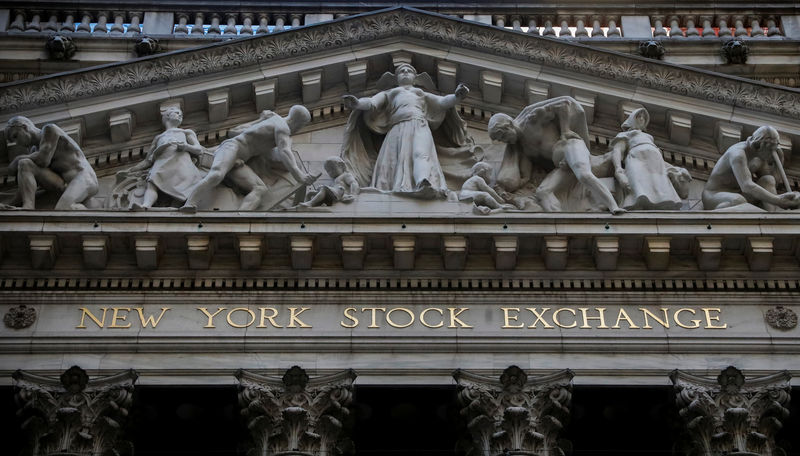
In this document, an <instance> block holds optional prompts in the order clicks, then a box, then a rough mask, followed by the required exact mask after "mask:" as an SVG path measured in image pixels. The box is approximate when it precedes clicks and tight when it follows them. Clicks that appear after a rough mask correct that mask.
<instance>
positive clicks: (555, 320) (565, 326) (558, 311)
mask: <svg viewBox="0 0 800 456" xmlns="http://www.w3.org/2000/svg"><path fill="white" fill-rule="evenodd" d="M564 311H567V312H569V313H571V314H572V315H577V314H576V312H575V309H570V308H568V307H562V308H560V309H557V310H556V311H555V312H553V323H555V324H556V325H558V326H559V327H561V328H574V327H576V326H578V322H577V319H576V321H575V323H573V324H571V325H569V326H567V325H564V324H562V323H561V320H560V319H559V318H558V314H560V313H561V312H564Z"/></svg>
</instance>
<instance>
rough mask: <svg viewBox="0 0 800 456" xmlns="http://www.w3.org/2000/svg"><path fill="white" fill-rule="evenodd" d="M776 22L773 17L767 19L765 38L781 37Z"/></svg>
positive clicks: (781, 34)
mask: <svg viewBox="0 0 800 456" xmlns="http://www.w3.org/2000/svg"><path fill="white" fill-rule="evenodd" d="M777 23H778V20H777V19H776V18H775V17H774V16H770V17H768V18H767V36H769V37H781V36H783V33H781V29H780V28H779V27H778V25H777Z"/></svg>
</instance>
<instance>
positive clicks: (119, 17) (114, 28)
mask: <svg viewBox="0 0 800 456" xmlns="http://www.w3.org/2000/svg"><path fill="white" fill-rule="evenodd" d="M111 14H112V15H113V16H114V23H113V24H112V25H111V33H113V34H115V35H121V34H123V33H125V13H124V12H122V11H115V12H113V13H111Z"/></svg>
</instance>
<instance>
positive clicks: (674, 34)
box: [669, 16, 686, 38]
mask: <svg viewBox="0 0 800 456" xmlns="http://www.w3.org/2000/svg"><path fill="white" fill-rule="evenodd" d="M669 37H670V38H686V36H685V35H684V34H683V30H681V26H680V25H679V22H678V16H672V17H670V18H669Z"/></svg>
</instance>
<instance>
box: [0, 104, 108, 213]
mask: <svg viewBox="0 0 800 456" xmlns="http://www.w3.org/2000/svg"><path fill="white" fill-rule="evenodd" d="M6 138H7V139H8V141H11V142H16V143H17V144H18V145H20V146H24V147H27V148H29V153H27V154H24V155H18V156H17V157H15V158H14V159H13V160H12V161H11V163H10V164H9V165H8V172H9V173H16V175H17V185H18V186H19V188H18V190H17V195H16V197H15V198H14V201H13V202H12V204H15V205H16V204H20V203H22V209H35V208H36V188H37V187H38V186H39V185H41V186H42V187H43V188H45V189H47V190H54V191H60V192H63V193H62V194H61V197H60V198H59V200H58V202H57V203H56V206H55V209H57V210H66V209H86V206H84V204H83V203H84V202H85V201H86V200H87V199H89V198H90V197H92V196H94V194H96V193H97V189H98V187H97V175H96V174H95V173H94V170H93V169H92V166H91V165H90V164H89V162H88V161H86V157H85V156H84V155H83V151H82V150H81V148H80V147H79V146H78V144H77V143H76V142H75V141H74V140H73V139H72V138H70V137H69V135H67V134H66V133H64V130H62V129H61V128H60V127H59V126H58V125H54V124H47V125H45V126H44V127H42V128H41V129H39V128H36V125H34V124H33V122H31V120H30V119H28V118H27V117H23V116H17V117H12V118H11V119H9V120H8V125H7V126H6Z"/></svg>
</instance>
